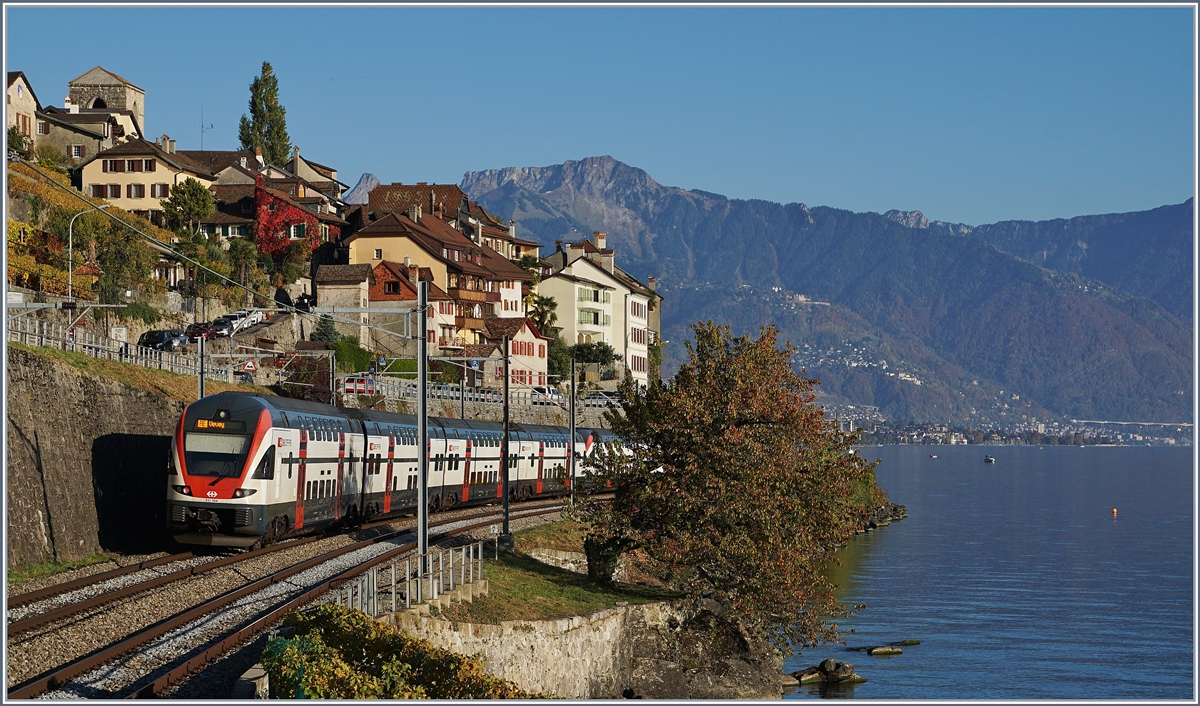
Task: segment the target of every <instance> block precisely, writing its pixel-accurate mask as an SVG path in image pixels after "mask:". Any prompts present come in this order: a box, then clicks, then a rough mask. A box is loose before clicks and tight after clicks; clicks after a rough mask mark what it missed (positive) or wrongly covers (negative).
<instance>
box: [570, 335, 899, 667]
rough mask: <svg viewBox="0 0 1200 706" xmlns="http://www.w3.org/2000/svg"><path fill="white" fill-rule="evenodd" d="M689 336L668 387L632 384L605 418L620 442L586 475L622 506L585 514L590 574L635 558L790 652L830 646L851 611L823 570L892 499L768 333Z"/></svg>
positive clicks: (597, 504)
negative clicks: (864, 516)
mask: <svg viewBox="0 0 1200 706" xmlns="http://www.w3.org/2000/svg"><path fill="white" fill-rule="evenodd" d="M693 330H694V331H695V334H696V340H695V343H694V344H691V343H689V344H688V354H689V360H688V362H687V363H686V364H685V365H684V366H683V367H682V368H681V369H680V371H679V373H678V374H677V375H676V376H675V377H674V378H672V379H671V380H669V381H667V382H665V383H664V382H658V381H652V382H651V385H650V387H649V388H647V389H646V391H645V392H640V391H638V390H637V388H636V387H635V386H634V385H633V382H632V378H630V377H628V376H627V377H626V380H625V382H624V383H623V385H622V389H621V392H622V396H623V397H624V400H625V401H624V402H623V403H622V409H621V410H620V411H619V412H617V413H611V412H610V413H608V417H609V421H610V423H611V426H612V430H613V433H614V435H615V437H616V438H617V439H618V440H619V442H617V443H614V444H608V445H604V446H602V447H601V449H600V450H599V452H598V453H597V456H596V458H595V459H594V460H593V461H592V462H591V464H590V465H591V468H590V472H592V473H594V474H596V477H597V480H599V481H600V482H605V481H611V482H612V487H613V491H614V493H615V496H614V498H613V500H612V501H611V502H607V501H593V502H590V503H588V504H586V505H585V506H584V507H583V509H582V510H581V513H582V515H583V517H584V519H585V520H586V521H587V522H588V524H589V532H588V536H587V539H586V541H585V549H586V551H587V555H588V572H589V575H590V576H591V577H592V578H593V579H594V580H598V581H601V582H604V581H608V580H611V576H612V572H613V569H615V567H616V563H617V559H618V557H619V556H620V555H621V554H622V553H625V552H628V551H630V550H633V549H638V550H640V551H639V552H638V556H639V557H645V558H646V559H645V566H646V568H647V569H648V570H650V571H651V572H652V573H655V574H657V575H658V576H660V578H662V579H663V580H665V581H667V582H668V583H669V584H670V585H672V586H673V587H675V588H678V589H680V590H682V591H684V592H686V593H687V594H688V595H691V596H693V597H695V598H700V597H704V598H712V599H715V600H717V601H719V602H720V603H722V604H724V605H727V606H728V615H729V616H731V617H732V618H736V619H737V620H738V621H739V622H740V623H741V625H742V626H743V627H745V628H747V629H749V630H750V631H751V632H753V633H756V634H760V635H764V636H766V637H768V638H769V639H771V640H772V642H774V643H775V644H776V645H777V646H779V647H781V648H783V649H785V650H787V649H788V645H789V644H790V645H795V646H805V645H816V644H820V643H822V642H826V641H829V640H832V639H836V637H837V626H836V624H835V623H832V622H830V621H831V620H832V619H836V618H837V617H839V616H843V615H845V614H847V613H848V609H847V608H846V607H844V606H842V605H840V604H838V603H837V601H836V600H835V598H834V597H833V594H832V589H833V586H832V585H831V584H830V583H829V581H828V580H827V579H825V578H824V577H823V576H822V575H821V573H820V569H821V567H822V565H823V564H825V563H826V562H828V561H830V560H832V555H831V551H832V550H833V548H834V547H835V546H837V545H838V544H840V543H843V542H845V541H846V540H847V539H848V538H849V537H850V536H851V535H852V533H853V530H854V528H855V527H856V526H857V522H858V519H859V517H860V516H861V513H862V511H863V510H864V509H866V508H868V507H874V506H877V505H878V504H881V503H882V502H884V498H883V495H882V492H880V491H879V490H878V489H877V488H876V487H875V481H874V464H873V463H868V462H866V461H865V460H864V459H862V458H860V457H859V456H858V455H857V454H855V453H851V444H853V443H854V442H855V441H856V440H857V436H856V435H854V434H843V433H841V432H839V431H838V429H837V428H836V426H835V425H834V424H833V423H831V422H830V421H828V420H826V419H825V417H824V414H823V412H822V409H821V408H820V407H817V406H815V405H814V404H813V400H814V396H813V394H812V390H813V386H814V384H815V383H816V381H815V380H810V379H806V378H804V377H802V376H800V375H797V374H796V373H795V372H794V371H793V370H792V368H791V364H790V360H791V357H792V355H793V349H792V347H791V346H790V344H787V345H784V346H783V347H782V348H777V347H776V342H777V335H778V334H777V331H776V330H775V328H774V327H769V328H763V329H762V330H761V332H760V336H759V338H758V339H757V340H752V339H751V338H750V337H748V336H743V337H738V338H735V337H733V336H732V335H731V334H730V331H729V329H728V328H726V327H718V326H714V325H713V324H712V322H708V323H698V324H696V325H695V326H693Z"/></svg>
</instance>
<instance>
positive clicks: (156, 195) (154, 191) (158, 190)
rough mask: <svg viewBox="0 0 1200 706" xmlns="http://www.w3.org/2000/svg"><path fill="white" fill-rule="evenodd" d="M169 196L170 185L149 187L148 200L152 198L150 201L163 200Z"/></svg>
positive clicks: (152, 185)
mask: <svg viewBox="0 0 1200 706" xmlns="http://www.w3.org/2000/svg"><path fill="white" fill-rule="evenodd" d="M170 194H171V185H170V184H151V185H150V198H152V199H165V198H167V197H168V196H170Z"/></svg>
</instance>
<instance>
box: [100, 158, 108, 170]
mask: <svg viewBox="0 0 1200 706" xmlns="http://www.w3.org/2000/svg"><path fill="white" fill-rule="evenodd" d="M100 170H101V171H103V172H107V171H108V160H107V159H102V160H100Z"/></svg>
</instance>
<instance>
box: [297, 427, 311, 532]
mask: <svg viewBox="0 0 1200 706" xmlns="http://www.w3.org/2000/svg"><path fill="white" fill-rule="evenodd" d="M299 443H300V450H299V459H298V461H299V462H298V463H297V464H296V512H295V515H296V529H300V528H302V527H304V501H305V499H306V498H305V490H306V488H307V486H306V485H305V478H304V476H305V475H306V474H307V471H308V468H307V466H308V431H307V430H305V429H301V430H300V442H299Z"/></svg>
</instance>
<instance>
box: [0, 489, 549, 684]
mask: <svg viewBox="0 0 1200 706" xmlns="http://www.w3.org/2000/svg"><path fill="white" fill-rule="evenodd" d="M561 508H562V504H561V503H559V502H554V503H552V504H549V505H547V504H544V503H542V504H528V505H526V504H522V506H521V507H520V508H517V509H513V510H512V511H511V517H512V518H513V519H514V520H518V519H521V518H526V517H535V516H538V515H544V514H551V513H556V512H559V511H561ZM498 513H499V510H498V509H494V508H489V509H487V510H486V511H484V512H477V513H474V514H470V515H467V516H465V517H458V518H454V519H443V520H441V521H439V522H437V523H432V524H431V528H432V527H443V528H446V529H445V531H443V532H441V533H439V534H437V535H435V537H434V538H439V539H441V538H446V537H449V536H451V535H454V534H461V533H465V532H469V531H472V530H475V529H478V528H480V527H485V526H488V525H490V524H492V523H494V522H495V521H496V519H497V517H498ZM485 518H486V519H485ZM412 532H413V527H412V526H411V525H410V526H407V527H405V528H402V529H397V530H394V531H389V532H385V533H382V534H380V535H379V536H376V537H372V538H369V539H366V540H363V541H359V542H354V543H352V544H349V545H347V546H344V547H340V548H337V549H334V550H332V551H327V552H325V553H322V554H320V555H318V556H316V557H311V558H308V559H305V560H303V561H300V562H298V563H294V564H291V565H289V566H287V567H286V568H283V569H280V570H277V571H273V572H271V573H269V574H267V575H265V576H263V577H261V578H257V579H255V580H253V581H248V582H246V583H244V584H243V585H241V586H239V587H236V588H232V589H230V590H226V591H223V592H221V593H220V594H219V595H216V596H213V597H210V598H207V599H205V600H203V601H202V602H200V603H199V604H198V605H194V606H192V607H190V608H187V609H185V610H182V611H178V612H176V613H174V614H173V615H170V616H169V617H166V618H164V619H162V620H159V621H157V622H155V623H153V624H151V625H148V626H146V627H144V628H142V629H140V630H137V631H136V632H133V633H132V634H129V635H126V636H125V637H123V638H121V639H118V640H116V641H114V642H111V643H110V644H107V645H105V646H103V647H101V648H98V649H96V650H94V651H92V652H91V653H89V654H86V655H83V656H82V657H79V658H77V659H74V660H71V661H69V662H67V663H65V664H62V665H60V666H57V667H55V668H53V669H50V670H49V671H46V672H44V673H42V674H40V675H38V676H36V677H33V678H31V679H27V680H25V681H24V682H22V683H20V684H18V685H15V686H13V687H12V688H10V689H9V691H8V698H10V699H27V698H34V697H38V696H42V695H46V696H48V697H50V698H54V697H61V698H71V699H78V698H119V697H122V696H123V697H126V698H138V697H141V698H144V697H149V696H154V695H156V694H159V693H161V692H162V691H164V690H166V689H169V688H172V687H173V686H174V685H177V684H178V683H179V682H180V681H182V680H184V679H186V678H187V677H188V675H189V674H191V673H193V672H195V671H197V670H198V669H201V668H202V667H203V666H204V665H206V664H208V663H210V662H212V661H214V660H216V659H218V658H219V657H220V656H221V655H223V654H225V653H226V652H228V651H229V650H232V649H234V648H235V647H236V646H238V645H240V644H243V643H245V642H246V641H248V640H250V639H252V638H253V637H254V636H255V635H257V634H259V633H260V632H262V631H263V630H265V629H267V628H269V627H270V626H271V625H273V624H275V623H276V622H278V621H279V620H280V619H282V616H283V615H284V614H286V613H287V612H289V611H291V610H294V609H296V608H297V607H299V606H302V605H304V604H306V603H309V602H311V601H312V600H314V599H316V598H318V597H319V596H320V595H322V594H323V593H325V592H326V591H328V590H329V588H330V586H331V585H332V584H334V583H335V582H341V581H344V580H345V579H348V578H352V577H354V576H357V575H358V574H360V573H362V572H365V571H367V570H368V569H369V568H371V567H372V566H374V565H376V564H378V563H381V562H384V561H388V560H390V559H392V558H395V557H398V556H400V555H402V554H405V553H407V552H409V551H412V549H413V548H414V546H415V545H414V543H413V542H411V541H407V540H408V539H410V538H411V534H412ZM293 546H294V545H293ZM247 554H249V553H247ZM228 558H231V559H232V558H235V557H228ZM163 559H166V557H164V558H163ZM222 561H223V560H222ZM209 563H213V562H209ZM11 651H12V645H11V644H10V652H11Z"/></svg>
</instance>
